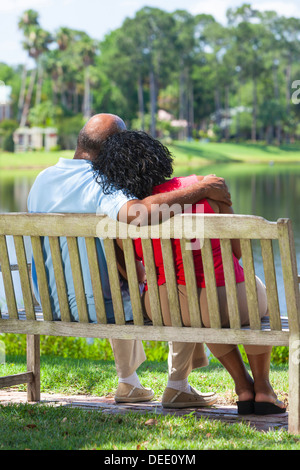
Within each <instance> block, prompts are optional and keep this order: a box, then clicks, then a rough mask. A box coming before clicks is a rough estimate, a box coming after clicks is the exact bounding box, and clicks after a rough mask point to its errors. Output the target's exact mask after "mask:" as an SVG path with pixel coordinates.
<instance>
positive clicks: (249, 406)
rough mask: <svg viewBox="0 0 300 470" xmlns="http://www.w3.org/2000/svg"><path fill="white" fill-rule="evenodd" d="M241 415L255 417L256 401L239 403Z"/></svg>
mask: <svg viewBox="0 0 300 470" xmlns="http://www.w3.org/2000/svg"><path fill="white" fill-rule="evenodd" d="M236 404H237V407H238V414H239V415H253V414H254V400H245V401H237V402H236Z"/></svg>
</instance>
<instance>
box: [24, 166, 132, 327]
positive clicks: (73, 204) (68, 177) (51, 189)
mask: <svg viewBox="0 0 300 470" xmlns="http://www.w3.org/2000/svg"><path fill="white" fill-rule="evenodd" d="M129 200H130V198H128V197H127V196H125V195H124V194H123V192H122V191H115V192H114V193H113V194H109V195H106V194H104V193H103V191H102V188H101V186H100V185H99V184H98V183H97V182H96V180H95V178H94V175H93V170H92V165H91V163H90V162H89V161H88V160H74V159H72V160H71V159H66V158H60V159H59V161H58V163H57V164H56V165H54V166H52V167H49V168H47V169H46V170H44V171H42V172H41V173H40V174H39V175H38V176H37V178H36V180H35V182H34V184H33V186H32V188H31V190H30V193H29V196H28V201H27V205H28V211H29V212H44V213H45V212H52V213H53V212H56V213H91V214H93V213H95V214H96V213H98V214H99V213H103V214H107V215H108V216H109V217H111V218H112V219H115V220H116V219H117V215H118V212H119V211H120V209H121V207H122V206H123V204H125V203H127V202H128V201H129ZM96 245H97V253H98V260H99V266H100V273H101V280H102V289H103V295H104V300H105V307H106V316H107V320H108V322H109V323H113V322H114V312H113V305H112V298H111V292H110V287H109V280H108V272H107V265H106V259H105V252H104V248H103V243H102V240H100V239H96ZM60 246H61V253H62V261H63V266H64V272H65V278H66V286H67V293H68V299H69V305H70V310H71V315H72V319H73V320H74V321H78V310H77V305H76V298H75V290H74V284H73V278H72V271H71V265H70V259H69V253H68V248H67V241H66V238H65V237H61V239H60ZM78 247H79V253H80V260H81V267H82V273H83V280H84V287H85V293H86V300H87V307H88V312H89V320H90V322H92V323H93V322H96V310H95V303H94V296H93V289H92V283H91V279H90V274H89V264H88V258H87V253H86V247H85V241H84V239H83V238H78ZM43 251H44V259H45V266H46V272H47V277H48V281H49V293H50V299H51V304H52V305H51V306H52V311H53V317H54V319H55V320H59V319H60V311H59V303H58V296H57V290H56V283H55V277H54V270H53V266H52V260H51V253H50V246H49V241H48V237H44V240H43ZM32 277H33V286H34V293H35V295H36V297H37V300H38V301H39V300H40V299H39V293H38V285H37V278H36V271H35V266H34V261H33V266H32ZM121 289H122V295H123V304H124V312H125V318H126V320H127V321H128V320H132V307H131V302H130V297H129V290H128V284H127V282H122V281H121Z"/></svg>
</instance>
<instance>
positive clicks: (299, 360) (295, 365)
mask: <svg viewBox="0 0 300 470" xmlns="http://www.w3.org/2000/svg"><path fill="white" fill-rule="evenodd" d="M289 433H291V434H300V334H291V336H290V341H289Z"/></svg>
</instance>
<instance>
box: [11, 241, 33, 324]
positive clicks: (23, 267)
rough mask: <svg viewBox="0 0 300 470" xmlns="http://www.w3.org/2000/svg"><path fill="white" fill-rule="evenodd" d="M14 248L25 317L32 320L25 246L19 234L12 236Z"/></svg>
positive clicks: (30, 292) (31, 297) (31, 300)
mask: <svg viewBox="0 0 300 470" xmlns="http://www.w3.org/2000/svg"><path fill="white" fill-rule="evenodd" d="M14 242H15V250H16V255H17V260H18V265H19V275H20V281H21V288H22V295H23V300H24V306H25V311H26V318H28V320H34V318H35V317H34V303H33V296H32V291H31V283H30V279H29V273H28V266H27V260H26V253H25V246H24V240H23V237H22V236H20V235H15V236H14Z"/></svg>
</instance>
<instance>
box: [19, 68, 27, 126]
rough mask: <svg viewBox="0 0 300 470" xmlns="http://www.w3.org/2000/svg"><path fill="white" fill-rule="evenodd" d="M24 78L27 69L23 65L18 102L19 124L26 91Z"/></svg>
mask: <svg viewBox="0 0 300 470" xmlns="http://www.w3.org/2000/svg"><path fill="white" fill-rule="evenodd" d="M26 78H27V67H26V65H24V67H23V72H22V78H21V89H20V95H19V101H18V121H19V122H20V119H21V116H22V110H23V107H24V99H25V91H26Z"/></svg>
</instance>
